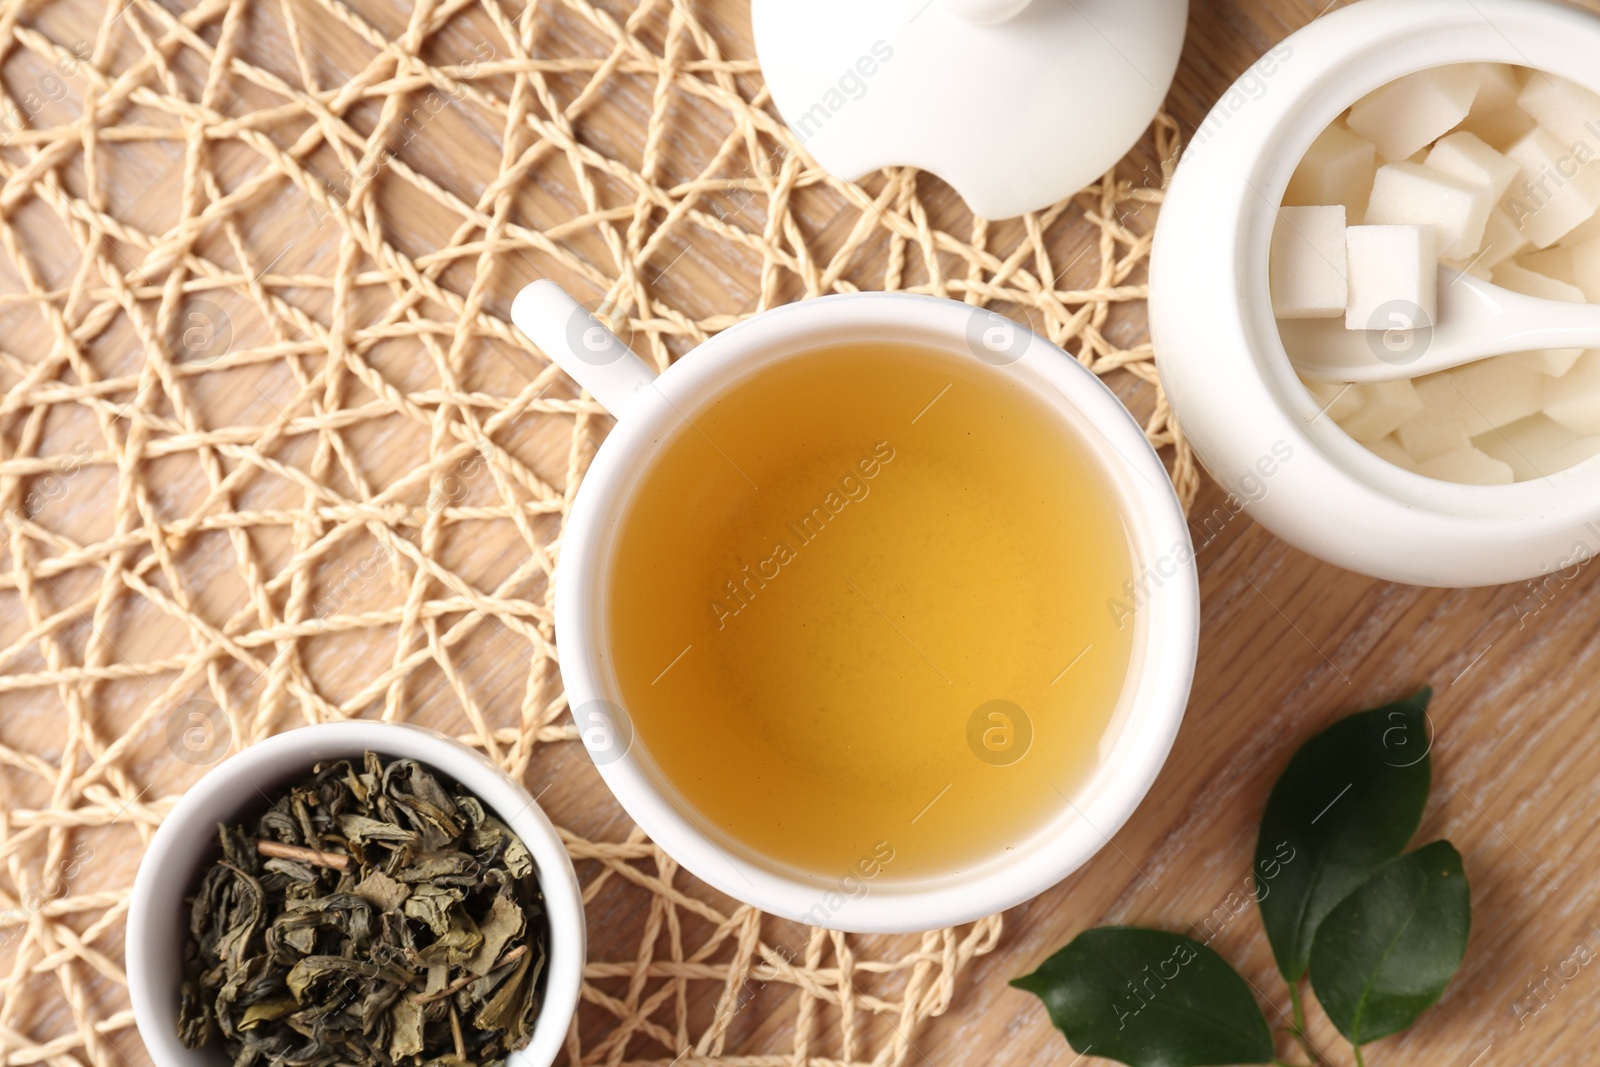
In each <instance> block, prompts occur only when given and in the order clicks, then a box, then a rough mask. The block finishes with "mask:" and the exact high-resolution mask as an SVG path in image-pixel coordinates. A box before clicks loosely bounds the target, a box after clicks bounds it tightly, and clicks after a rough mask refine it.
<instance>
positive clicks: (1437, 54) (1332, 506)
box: [1150, 0, 1600, 586]
mask: <svg viewBox="0 0 1600 1067" xmlns="http://www.w3.org/2000/svg"><path fill="white" fill-rule="evenodd" d="M1597 57H1600V16H1596V15H1595V14H1593V13H1590V12H1587V11H1584V10H1580V9H1578V8H1574V7H1568V6H1565V5H1562V4H1557V3H1551V2H1545V0H1363V2H1362V3H1358V4H1354V5H1352V6H1350V7H1347V8H1343V9H1341V10H1339V11H1335V12H1333V13H1331V14H1329V15H1326V16H1324V17H1322V18H1319V19H1317V20H1316V21H1314V22H1312V23H1311V24H1310V25H1308V26H1306V27H1305V28H1304V29H1302V30H1300V31H1299V32H1297V33H1295V34H1294V35H1292V36H1291V37H1289V38H1287V39H1286V40H1285V41H1283V42H1282V43H1280V44H1279V45H1277V46H1276V47H1274V48H1273V49H1272V50H1271V51H1270V52H1269V53H1268V54H1267V55H1266V56H1264V57H1262V59H1261V60H1260V61H1259V62H1258V63H1257V64H1255V65H1254V66H1253V67H1251V68H1250V69H1249V70H1248V71H1246V72H1245V74H1244V76H1243V77H1241V78H1240V79H1239V81H1238V82H1237V83H1236V84H1235V85H1234V87H1233V88H1232V89H1231V90H1230V91H1229V92H1228V93H1227V94H1225V95H1224V96H1223V98H1222V101H1221V102H1220V103H1219V104H1218V105H1217V107H1216V108H1215V109H1214V110H1213V111H1212V113H1211V115H1210V116H1209V117H1208V118H1207V120H1206V121H1205V123H1204V124H1202V126H1201V127H1200V129H1199V130H1198V131H1197V133H1196V136H1195V139H1194V144H1193V145H1191V146H1190V148H1189V149H1188V151H1187V152H1186V153H1185V154H1184V156H1183V159H1182V162H1181V163H1180V164H1179V166H1178V169H1177V173H1176V175H1175V177H1174V178H1173V181H1172V187H1171V189H1170V191H1169V192H1168V194H1167V198H1166V202H1165V204H1164V206H1163V208H1162V211H1161V219H1160V223H1159V224H1158V226H1157V230H1156V238H1155V246H1154V251H1153V253H1152V259H1151V267H1150V293H1151V295H1150V328H1151V335H1152V338H1153V341H1154V344H1155V349H1156V357H1157V359H1156V362H1157V366H1158V367H1159V369H1160V373H1161V381H1162V385H1163V386H1164V387H1165V389H1166V393H1167V396H1168V398H1169V399H1170V401H1171V404H1172V408H1173V411H1174V413H1175V414H1176V416H1177V419H1178V422H1179V424H1180V425H1181V427H1182V430H1183V432H1184V434H1185V435H1186V437H1187V438H1188V440H1189V441H1190V442H1191V443H1192V444H1193V446H1194V449H1195V452H1196V454H1197V455H1198V456H1199V458H1200V460H1201V462H1202V463H1203V464H1204V465H1205V467H1206V468H1207V470H1209V471H1210V472H1211V474H1212V475H1213V476H1214V477H1215V478H1216V479H1217V480H1218V481H1219V482H1220V483H1221V484H1222V485H1223V486H1224V487H1225V488H1226V489H1228V490H1229V491H1230V492H1232V493H1233V494H1234V495H1235V496H1237V497H1238V498H1239V499H1240V500H1241V501H1242V502H1243V503H1244V506H1245V507H1246V508H1247V510H1248V511H1249V512H1250V514H1251V515H1253V516H1254V517H1255V518H1256V520H1257V521H1259V522H1260V523H1261V524H1262V525H1263V526H1265V527H1267V528H1268V529H1269V530H1271V531H1272V532H1273V533H1275V534H1277V535H1278V536H1279V537H1282V538H1283V539H1284V540H1286V541H1288V542H1290V543H1291V544H1294V545H1296V546H1298V547H1299V548H1302V549H1304V550H1305V551H1307V552H1310V553H1312V554H1314V555H1317V556H1320V557H1322V558H1323V559H1326V560H1328V561H1330V562H1333V563H1336V564H1339V565H1340V566H1343V567H1346V568H1349V569H1350V570H1354V571H1361V572H1363V573H1366V574H1370V575H1374V576H1377V577H1380V578H1386V579H1389V580H1392V581H1399V582H1409V583H1414V584H1419V585H1437V586H1468V585H1491V584H1496V583H1501V582H1511V581H1519V580H1522V579H1526V578H1533V577H1537V576H1539V575H1541V574H1545V573H1550V572H1558V571H1561V570H1563V569H1567V568H1571V567H1573V566H1575V565H1577V564H1580V563H1582V562H1583V561H1586V560H1587V559H1589V558H1590V557H1592V556H1594V555H1596V554H1600V457H1595V458H1592V459H1589V460H1585V461H1584V462H1581V463H1579V464H1577V465H1576V466H1573V467H1569V468H1567V469H1566V470H1562V471H1560V472H1558V473H1554V474H1551V475H1549V476H1548V477H1545V478H1538V479H1534V480H1531V481H1523V482H1517V483H1513V484H1509V485H1464V484H1457V483H1453V482H1444V481H1438V480H1435V479H1431V478H1427V477H1424V476H1422V475H1419V474H1415V473H1412V472H1411V471H1408V470H1405V469H1403V468H1401V467H1399V466H1395V465H1393V464H1391V463H1389V462H1388V461H1386V460H1384V459H1382V458H1380V457H1379V456H1377V455H1375V454H1374V453H1373V452H1371V451H1369V450H1368V449H1367V447H1366V446H1365V445H1362V444H1360V443H1358V442H1357V441H1355V440H1353V439H1351V438H1350V437H1349V436H1347V435H1346V434H1345V432H1344V431H1343V430H1341V429H1340V428H1339V427H1338V426H1337V425H1335V424H1334V422H1333V420H1332V419H1331V418H1328V417H1326V416H1325V415H1323V414H1322V407H1323V406H1322V405H1321V404H1320V403H1319V402H1318V401H1317V400H1316V399H1315V398H1314V397H1313V396H1312V395H1311V394H1310V393H1309V392H1308V391H1307V390H1306V388H1305V387H1304V386H1303V385H1302V384H1301V382H1300V379H1299V378H1298V377H1297V375H1296V374H1295V372H1294V369H1293V367H1292V366H1291V365H1290V362H1289V358H1288V356H1287V355H1286V354H1285V352H1284V347H1283V344H1282V342H1281V340H1280V339H1279V335H1278V327H1277V324H1276V322H1275V320H1274V317H1273V312H1272V306H1271V300H1270V296H1269V292H1268V262H1267V257H1268V247H1269V243H1270V241H1271V237H1272V230H1273V225H1274V223H1275V221H1276V218H1277V207H1278V204H1279V203H1280V202H1281V200H1282V197H1283V192H1284V189H1285V187H1286V186H1287V185H1288V182H1289V178H1290V175H1291V174H1292V172H1293V171H1294V168H1295V166H1296V164H1298V162H1299V161H1300V159H1301V157H1302V156H1303V155H1304V154H1305V151H1306V149H1307V148H1308V147H1309V146H1310V145H1311V142H1312V141H1313V139H1314V138H1315V137H1316V136H1317V134H1318V133H1320V132H1321V131H1322V130H1323V128H1324V127H1326V126H1327V125H1328V123H1330V122H1331V121H1333V120H1334V119H1335V118H1336V117H1337V116H1338V115H1339V114H1340V113H1341V112H1343V111H1344V110H1345V109H1346V108H1348V107H1349V106H1350V105H1351V104H1353V103H1355V101H1356V100H1358V99H1359V98H1361V97H1362V96H1364V95H1366V94H1367V93H1369V92H1371V91H1372V90H1374V89H1377V88H1379V87H1380V86H1382V85H1385V84H1387V83H1389V82H1391V81H1394V80H1395V79H1397V78H1400V77H1403V76H1404V75H1407V74H1410V73H1413V72H1415V71H1419V70H1425V69H1429V68H1433V67H1440V66H1446V65H1450V64H1456V63H1472V62H1497V63H1508V64H1513V65H1517V66H1525V67H1533V68H1536V69H1540V70H1544V71H1547V72H1549V73H1551V74H1556V75H1559V76H1561V77H1564V78H1566V79H1568V80H1570V81H1572V82H1575V83H1577V84H1579V85H1581V86H1583V87H1585V88H1587V89H1589V90H1591V91H1594V92H1597V93H1600V61H1597ZM1597 143H1600V142H1597ZM1593 165H1594V166H1597V167H1600V163H1596V164H1593ZM1196 521H1197V522H1201V523H1203V522H1204V517H1203V516H1199V517H1197V519H1196Z"/></svg>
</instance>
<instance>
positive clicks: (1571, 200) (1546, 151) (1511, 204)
mask: <svg viewBox="0 0 1600 1067" xmlns="http://www.w3.org/2000/svg"><path fill="white" fill-rule="evenodd" d="M1506 155H1507V156H1508V157H1509V158H1510V159H1511V160H1512V161H1514V162H1515V163H1516V164H1517V166H1518V167H1520V168H1521V174H1520V175H1519V177H1518V179H1517V181H1516V182H1514V183H1513V184H1512V186H1511V190H1510V191H1509V192H1508V193H1507V194H1506V198H1505V200H1504V201H1503V202H1502V206H1503V207H1504V208H1505V210H1506V214H1507V215H1509V216H1511V221H1512V222H1514V223H1516V225H1517V228H1518V229H1520V230H1521V231H1522V232H1523V233H1524V234H1526V235H1527V236H1528V239H1529V240H1530V241H1532V242H1533V243H1534V244H1536V245H1538V246H1539V247H1540V248H1548V247H1550V246H1551V245H1553V244H1555V243H1556V242H1557V241H1559V240H1560V239H1561V238H1563V237H1565V236H1566V235H1567V234H1568V233H1570V232H1572V231H1573V230H1574V229H1576V228H1577V227H1578V226H1580V225H1581V224H1583V223H1584V222H1587V221H1588V220H1589V218H1590V217H1591V216H1593V215H1594V213H1595V211H1596V210H1597V209H1600V167H1595V166H1593V165H1592V163H1593V157H1592V156H1590V157H1587V158H1586V159H1583V160H1580V159H1579V154H1578V153H1575V152H1573V151H1571V150H1569V149H1567V148H1566V147H1564V146H1563V145H1562V143H1561V141H1560V140H1558V139H1557V138H1556V136H1555V135H1554V134H1552V133H1550V132H1549V131H1548V130H1544V129H1535V130H1533V131H1532V132H1531V133H1529V134H1528V135H1527V136H1526V137H1523V138H1522V139H1521V140H1519V141H1518V142H1517V143H1516V144H1514V145H1512V146H1511V147H1510V148H1508V149H1506Z"/></svg>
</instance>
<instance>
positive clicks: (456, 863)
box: [178, 752, 547, 1067]
mask: <svg viewBox="0 0 1600 1067" xmlns="http://www.w3.org/2000/svg"><path fill="white" fill-rule="evenodd" d="M218 836H219V838H220V842H221V846H222V856H221V858H219V859H218V860H217V861H216V863H215V864H214V865H213V866H211V867H210V868H209V869H208V870H207V871H206V872H205V875H204V877H203V878H202V879H201V881H200V885H199V889H198V891H197V892H196V893H195V896H194V898H193V900H192V901H191V902H190V912H189V940H188V943H187V945H186V946H185V949H184V981H183V992H182V1000H181V1005H180V1008H179V1014H178V1033H179V1036H180V1037H181V1038H182V1040H183V1043H184V1044H185V1045H187V1046H188V1047H189V1048H200V1047H202V1046H205V1045H209V1044H212V1043H214V1042H219V1041H220V1043H221V1044H222V1046H223V1047H224V1048H225V1049H226V1050H227V1051H228V1053H229V1055H230V1056H231V1057H232V1059H233V1062H234V1065H235V1067H258V1065H259V1067H264V1065H265V1064H269V1063H270V1064H293V1065H295V1067H331V1065H334V1064H338V1065H341V1067H343V1065H350V1067H375V1065H381V1067H423V1065H428V1064H439V1065H452V1067H464V1065H466V1064H472V1065H474V1067H487V1065H491V1064H495V1063H498V1062H499V1061H501V1060H503V1059H504V1058H505V1056H506V1054H507V1053H509V1052H511V1051H513V1050H515V1049H517V1048H519V1047H520V1046H522V1045H523V1044H525V1043H526V1042H527V1040H528V1038H529V1036H530V1035H531V1034H532V1032H533V1023H534V1019H535V1017H536V1016H537V1015H538V1013H539V1002H540V996H539V990H540V982H539V979H540V976H541V975H542V973H543V971H544V964H545V946H546V940H547V936H546V935H547V920H546V917H545V911H544V896H543V894H542V893H541V892H540V890H539V882H538V878H537V875H536V873H535V870H534V865H533V857H532V856H531V855H530V854H529V852H528V849H527V846H525V845H524V844H523V843H522V841H521V840H520V839H519V838H518V837H517V836H516V835H515V834H514V833H512V832H511V830H510V829H509V828H508V827H507V826H506V825H505V824H504V823H502V822H500V820H498V819H496V818H495V817H494V816H492V815H491V814H489V813H488V812H487V811H486V810H485V808H484V805H483V802H482V801H480V800H479V799H478V798H477V797H475V796H473V795H472V794H471V793H469V792H467V791H466V790H464V789H462V788H461V787H460V786H459V785H457V784H456V783H454V782H452V781H449V780H448V779H443V778H440V777H438V776H436V775H434V774H433V773H431V772H430V771H428V769H427V768H425V767H424V766H422V765H421V764H419V763H417V762H416V761H415V760H408V759H394V760H386V759H384V758H383V757H381V756H379V755H377V754H376V753H372V752H368V753H366V755H365V756H364V757H363V759H362V761H361V763H360V764H359V765H357V764H355V763H353V762H351V761H348V760H340V761H338V762H330V763H322V764H318V765H317V766H316V767H315V768H314V769H313V772H312V775H311V777H310V779H309V780H308V781H306V782H305V783H304V784H302V785H299V786H296V787H295V788H293V789H292V790H290V791H289V792H288V793H287V794H286V795H284V796H283V797H282V798H281V799H279V800H278V801H277V802H275V803H274V804H273V805H272V807H271V808H270V809H268V811H267V812H266V813H265V814H264V815H262V816H261V817H260V819H259V820H257V822H256V825H255V828H254V832H253V833H252V832H248V831H247V830H246V829H245V828H244V827H242V826H236V827H228V826H219V827H218Z"/></svg>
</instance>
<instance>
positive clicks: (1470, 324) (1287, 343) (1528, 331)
mask: <svg viewBox="0 0 1600 1067" xmlns="http://www.w3.org/2000/svg"><path fill="white" fill-rule="evenodd" d="M1403 321H1404V320H1403V319H1401V318H1400V317H1398V316H1397V317H1396V324H1397V326H1398V325H1401V324H1403ZM1435 321H1436V323H1437V325H1435V326H1433V327H1432V328H1423V329H1420V330H1406V329H1399V328H1396V329H1390V330H1333V329H1329V323H1328V322H1326V321H1325V320H1320V319H1301V320H1286V321H1284V322H1282V323H1280V327H1281V328H1282V333H1283V339H1284V347H1285V348H1286V349H1288V351H1289V353H1290V355H1289V358H1290V360H1291V361H1292V362H1293V363H1294V369H1295V370H1296V371H1298V372H1299V373H1300V376H1301V377H1303V378H1309V379H1311V380H1312V381H1321V382H1388V381H1394V380H1396V379H1399V378H1415V377H1417V376H1418V375H1422V374H1432V373H1433V372H1435V371H1441V370H1449V369H1450V368H1451V367H1459V366H1461V365H1462V364H1465V363H1474V362H1476V361H1478V360H1480V359H1487V358H1488V357H1490V356H1501V355H1505V354H1506V353H1508V352H1534V351H1538V350H1540V349H1546V348H1600V304H1580V303H1575V302H1572V301H1567V300H1543V299H1540V298H1539V297H1534V296H1524V295H1523V294H1522V293H1514V292H1512V291H1511V290H1510V289H1503V288H1501V287H1500V286H1498V285H1491V284H1490V283H1489V282H1486V281H1483V280H1482V279H1480V278H1474V277H1473V276H1472V275H1470V274H1464V273H1462V272H1461V271H1458V270H1455V269H1454V268H1452V267H1443V266H1442V267H1440V268H1439V309H1438V315H1437V316H1436V317H1435Z"/></svg>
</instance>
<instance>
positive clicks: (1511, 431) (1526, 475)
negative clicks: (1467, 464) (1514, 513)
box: [1472, 415, 1600, 482]
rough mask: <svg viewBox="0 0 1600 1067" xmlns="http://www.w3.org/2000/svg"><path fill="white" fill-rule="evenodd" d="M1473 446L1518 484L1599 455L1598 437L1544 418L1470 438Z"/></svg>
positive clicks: (1562, 469) (1531, 419)
mask: <svg viewBox="0 0 1600 1067" xmlns="http://www.w3.org/2000/svg"><path fill="white" fill-rule="evenodd" d="M1472 443H1473V446H1474V447H1476V448H1477V449H1478V450H1479V451H1481V452H1485V453H1487V454H1488V455H1490V456H1493V457H1494V458H1495V459H1498V460H1499V461H1500V462H1502V463H1505V464H1507V465H1509V466H1510V467H1511V471H1512V473H1513V475H1514V476H1515V477H1516V479H1517V481H1519V482H1525V481H1528V480H1529V479H1532V478H1542V477H1546V476H1548V475H1551V474H1554V473H1556V472H1557V471H1564V470H1566V469H1567V468H1568V467H1572V466H1575V465H1577V464H1579V463H1582V462H1583V461H1584V460H1586V459H1588V458H1589V457H1590V456H1594V455H1600V435H1591V436H1587V437H1584V436H1580V435H1578V434H1575V433H1573V432H1572V431H1571V430H1569V429H1567V428H1566V427H1565V426H1562V425H1561V424H1560V423H1558V422H1555V421H1553V420H1551V419H1550V418H1549V417H1548V416H1546V415H1530V416H1528V417H1527V418H1525V419H1519V420H1518V421H1516V422H1513V423H1512V424H1511V425H1509V426H1503V427H1501V428H1500V429H1498V430H1496V431H1494V432H1493V433H1486V434H1484V435H1483V436H1481V437H1477V438H1474V439H1473V442H1472Z"/></svg>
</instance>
